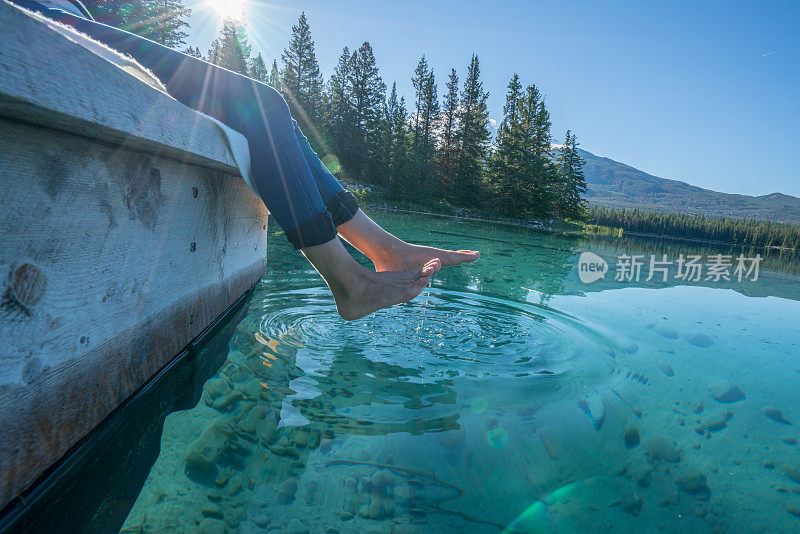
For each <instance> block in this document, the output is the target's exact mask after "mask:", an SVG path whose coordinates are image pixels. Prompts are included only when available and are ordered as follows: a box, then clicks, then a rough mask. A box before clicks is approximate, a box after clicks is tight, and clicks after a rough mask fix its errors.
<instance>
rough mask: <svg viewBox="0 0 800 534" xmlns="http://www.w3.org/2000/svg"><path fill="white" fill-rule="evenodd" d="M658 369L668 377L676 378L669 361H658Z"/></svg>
mask: <svg viewBox="0 0 800 534" xmlns="http://www.w3.org/2000/svg"><path fill="white" fill-rule="evenodd" d="M658 368H659V369H661V371H663V373H664V374H665V375H667V376H675V371H674V370H673V369H672V366H671V365H670V364H669V362H668V361H667V360H658Z"/></svg>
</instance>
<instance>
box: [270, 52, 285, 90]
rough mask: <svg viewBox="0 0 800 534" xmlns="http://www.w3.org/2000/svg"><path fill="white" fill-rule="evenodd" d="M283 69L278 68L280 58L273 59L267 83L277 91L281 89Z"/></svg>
mask: <svg viewBox="0 0 800 534" xmlns="http://www.w3.org/2000/svg"><path fill="white" fill-rule="evenodd" d="M281 78H282V76H281V71H280V69H278V60H277V59H273V60H272V68H271V69H270V71H269V80H268V82H267V84H268V85H269V86H270V87H272V88H274V89H275V90H277V91H281Z"/></svg>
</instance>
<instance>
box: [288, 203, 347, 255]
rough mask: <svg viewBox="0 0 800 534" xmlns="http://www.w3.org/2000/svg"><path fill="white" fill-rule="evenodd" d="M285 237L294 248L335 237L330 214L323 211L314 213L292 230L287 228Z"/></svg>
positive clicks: (315, 243) (309, 245)
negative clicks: (317, 213)
mask: <svg viewBox="0 0 800 534" xmlns="http://www.w3.org/2000/svg"><path fill="white" fill-rule="evenodd" d="M286 237H287V238H288V239H289V242H290V243H291V244H292V245H293V246H294V248H295V250H299V249H301V248H306V247H314V246H317V245H321V244H323V243H327V242H328V241H330V240H331V239H333V238H334V237H336V227H335V226H334V225H333V221H332V220H331V214H330V212H328V211H324V212H322V213H320V214H319V215H315V216H314V217H312V218H311V219H309V220H307V221H306V222H304V223H303V224H301V225H300V226H298V227H297V228H296V229H294V230H288V231H287V232H286Z"/></svg>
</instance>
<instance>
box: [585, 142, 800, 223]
mask: <svg viewBox="0 0 800 534" xmlns="http://www.w3.org/2000/svg"><path fill="white" fill-rule="evenodd" d="M578 151H579V152H580V154H581V157H582V158H583V159H584V160H586V166H585V167H584V168H583V172H584V174H585V175H586V183H587V184H588V186H589V187H588V190H587V192H586V199H587V200H588V201H589V203H590V204H593V205H597V206H605V207H608V208H626V209H631V208H639V209H644V210H653V211H660V212H668V213H687V214H690V215H694V214H703V215H706V216H714V215H716V216H725V217H738V218H747V219H769V220H772V221H780V222H794V223H800V198H797V197H793V196H789V195H784V194H782V193H772V194H769V195H763V196H759V197H753V196H749V195H734V194H729V193H719V192H717V191H712V190H710V189H703V188H702V187H697V186H694V185H689V184H687V183H685V182H679V181H677V180H669V179H666V178H659V177H657V176H653V175H652V174H647V173H646V172H644V171H640V170H639V169H634V168H633V167H631V166H630V165H625V164H624V163H620V162H618V161H614V160H613V159H609V158H603V157H600V156H595V155H594V154H592V153H591V152H587V151H585V150H580V149H579V150H578Z"/></svg>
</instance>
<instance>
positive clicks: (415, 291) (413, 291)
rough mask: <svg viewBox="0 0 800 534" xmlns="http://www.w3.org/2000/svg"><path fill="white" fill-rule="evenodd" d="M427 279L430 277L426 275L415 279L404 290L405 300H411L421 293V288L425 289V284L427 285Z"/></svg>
mask: <svg viewBox="0 0 800 534" xmlns="http://www.w3.org/2000/svg"><path fill="white" fill-rule="evenodd" d="M429 281H430V278H429V277H427V276H423V277H422V278H420V279H419V280H415V281H414V282H413V283H412V284H411V285H410V286H408V287H407V288H406V290H405V291H404V293H405V294H404V297H405V300H406V301H408V300H411V299H413V298H416V297H417V296H418V295H419V294H420V293H422V290H423V289H425V286H427V285H428V282H429Z"/></svg>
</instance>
